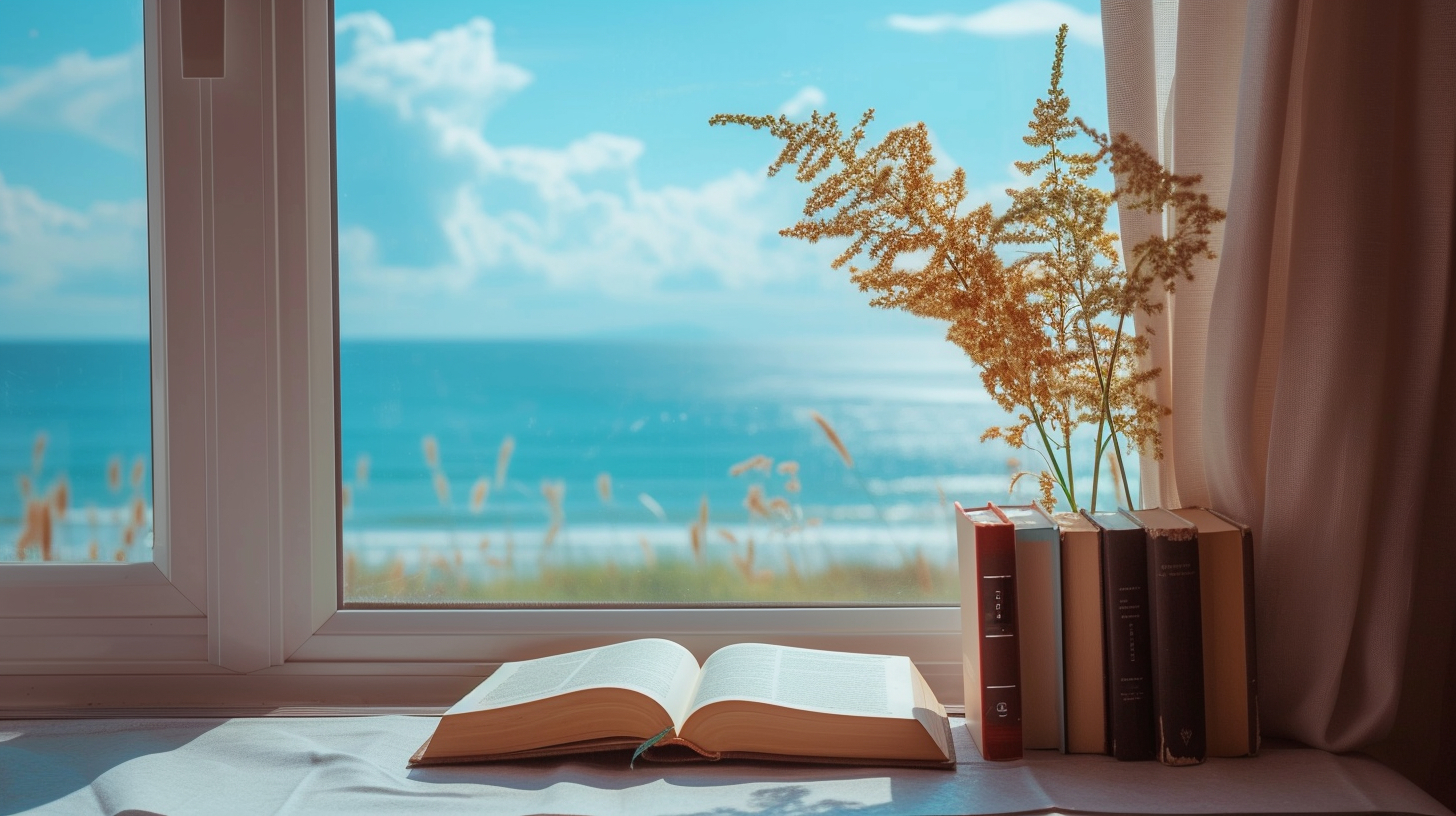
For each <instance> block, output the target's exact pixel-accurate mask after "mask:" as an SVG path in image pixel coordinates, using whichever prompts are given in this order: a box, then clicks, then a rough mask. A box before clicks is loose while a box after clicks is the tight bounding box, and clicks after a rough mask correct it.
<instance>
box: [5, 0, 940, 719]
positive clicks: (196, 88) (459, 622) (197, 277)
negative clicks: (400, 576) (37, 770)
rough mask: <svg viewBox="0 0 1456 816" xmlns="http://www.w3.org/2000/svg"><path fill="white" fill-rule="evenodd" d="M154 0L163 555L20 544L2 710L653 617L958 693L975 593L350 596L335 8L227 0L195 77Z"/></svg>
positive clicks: (445, 696) (458, 655)
mask: <svg viewBox="0 0 1456 816" xmlns="http://www.w3.org/2000/svg"><path fill="white" fill-rule="evenodd" d="M179 2H181V0H145V4H146V26H147V37H146V72H147V74H146V76H147V99H148V113H147V115H148V129H147V140H148V189H149V196H148V206H149V225H150V226H149V229H150V247H151V266H152V283H151V286H152V304H153V305H152V315H153V317H152V360H153V395H154V398H153V414H154V418H153V448H154V465H153V473H154V476H153V491H154V497H155V498H154V503H155V515H156V522H155V528H156V534H155V541H156V545H155V556H154V562H153V563H151V564H126V565H121V564H17V565H3V566H0V711H6V710H8V711H12V712H13V711H15V710H18V709H24V710H30V711H43V710H54V709H59V708H70V709H74V708H75V707H76V706H77V705H79V704H85V705H88V706H93V707H96V706H99V707H107V708H124V707H133V706H173V707H213V708H216V707H229V708H238V707H253V706H264V707H274V706H292V705H305V704H334V705H360V704H385V705H430V706H433V705H448V704H449V703H451V702H454V700H455V699H457V698H458V697H459V696H460V695H461V694H463V693H464V692H465V691H466V690H468V689H469V688H470V687H471V686H473V685H474V684H475V683H476V682H478V681H479V679H480V678H481V677H483V676H484V675H486V674H487V673H489V671H491V670H492V669H493V668H494V667H495V666H498V665H499V664H500V663H502V662H506V661H509V660H519V659H526V658H531V657H539V656H542V655H546V654H550V653H553V652H558V651H563V650H568V649H575V648H585V647H589V646H596V645H601V644H605V643H609V642H613V641H617V640H620V639H623V638H629V637H646V636H657V637H667V638H671V639H673V640H677V641H678V642H680V643H683V644H684V645H685V646H687V647H688V648H689V649H691V650H693V652H694V653H695V654H697V655H698V657H699V658H700V659H701V658H704V657H706V656H707V655H708V654H709V653H711V652H712V651H713V650H714V649H717V648H719V647H720V646H724V645H727V644H729V643H735V642H740V641H745V640H752V641H761V642H770V643H781V644H786V645H796V646H806V647H814V648H827V649H840V650H845V651H864V652H884V653H894V654H906V655H909V656H910V657H911V658H912V659H914V660H915V662H916V664H917V665H918V666H919V668H920V670H921V672H922V673H924V674H925V676H926V678H927V680H929V681H930V683H931V685H932V686H933V687H934V688H935V691H936V693H937V694H938V695H939V696H940V699H941V700H942V702H945V703H947V704H958V703H960V702H961V697H962V688H961V668H960V667H961V659H960V658H961V655H960V636H959V613H958V610H957V609H956V608H955V607H901V608H896V607H869V608H863V607H862V608H752V607H750V608H716V609H705V608H688V609H644V608H606V609H521V608H510V609H341V608H340V607H341V598H340V596H339V584H338V574H339V571H338V528H339V517H338V487H337V485H338V475H337V473H338V465H337V462H338V438H337V425H338V423H337V416H338V407H337V403H336V394H337V377H338V371H337V369H338V366H337V360H338V347H337V341H336V338H337V297H336V286H335V276H336V271H335V264H336V250H335V243H336V240H335V239H336V236H335V233H336V224H335V217H334V162H333V147H334V146H333V88H332V83H333V76H332V69H333V51H332V48H333V43H332V36H333V19H332V18H333V8H332V3H331V2H327V0H227V5H226V9H227V11H226V14H227V20H226V23H227V25H226V76H225V77H223V78H221V79H184V78H183V77H182V76H181V67H180V64H181V45H180V32H179V24H178V15H179V12H178V8H179Z"/></svg>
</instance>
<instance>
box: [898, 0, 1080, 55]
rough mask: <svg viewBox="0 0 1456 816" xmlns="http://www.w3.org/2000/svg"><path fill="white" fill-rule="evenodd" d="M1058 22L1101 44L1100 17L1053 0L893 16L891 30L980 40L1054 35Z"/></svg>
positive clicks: (1075, 35)
mask: <svg viewBox="0 0 1456 816" xmlns="http://www.w3.org/2000/svg"><path fill="white" fill-rule="evenodd" d="M1062 23H1066V24H1067V29H1068V34H1069V35H1070V36H1071V37H1072V38H1073V39H1076V40H1081V41H1082V42H1084V43H1087V44H1089V45H1095V46H1098V47H1101V45H1102V18H1101V17H1099V16H1098V15H1096V14H1088V13H1086V12H1083V11H1078V10H1077V9H1074V8H1072V7H1071V6H1069V5H1067V4H1065V3H1058V2H1056V0H1009V2H1005V3H1001V4H999V5H995V6H992V7H990V8H988V9H985V10H983V11H978V12H976V13H975V14H964V15H962V14H927V15H921V16H916V15H911V14H893V15H891V16H890V19H889V24H890V27H891V28H895V29H899V30H900V31H909V32H912V33H915V34H939V33H941V32H944V31H963V32H966V33H968V34H979V35H981V36H984V37H1021V36H1025V35H1027V34H1042V33H1046V32H1055V31H1056V30H1057V28H1058V27H1059V26H1061V24H1062Z"/></svg>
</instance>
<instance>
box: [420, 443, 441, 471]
mask: <svg viewBox="0 0 1456 816" xmlns="http://www.w3.org/2000/svg"><path fill="white" fill-rule="evenodd" d="M420 452H421V453H423V454H424V456H425V466H426V467H428V468H429V469H430V470H437V469H439V467H440V443H439V442H438V441H437V440H436V439H435V436H434V434H425V435H424V436H423V437H421V438H420Z"/></svg>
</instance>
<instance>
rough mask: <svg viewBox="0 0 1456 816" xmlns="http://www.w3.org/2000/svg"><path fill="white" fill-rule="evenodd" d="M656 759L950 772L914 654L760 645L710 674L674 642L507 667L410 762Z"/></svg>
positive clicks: (459, 706) (736, 650) (946, 735)
mask: <svg viewBox="0 0 1456 816" xmlns="http://www.w3.org/2000/svg"><path fill="white" fill-rule="evenodd" d="M648 742H651V745H650V747H647V748H646V750H645V751H644V752H643V753H642V758H643V759H646V760H660V761H669V762H673V761H684V760H718V759H771V760H782V761H788V762H828V763H851V764H866V765H869V764H873V765H912V766H925V767H954V765H955V748H954V746H953V743H952V741H951V733H950V721H949V720H948V719H947V718H946V715H945V709H944V708H943V707H942V706H941V704H940V703H939V702H938V701H937V700H936V699H935V694H934V693H933V692H932V691H931V690H930V686H929V685H927V684H926V682H925V679H924V678H923V677H921V676H920V672H919V671H918V670H917V669H916V668H915V664H914V663H912V662H910V659H909V658H908V657H899V656H892V655H864V654H850V653H847V652H826V651H820V650H817V649H796V648H791V647H788V646H770V645H766V644H762V643H739V644H734V645H732V646H725V647H723V648H722V649H719V650H718V651H716V652H714V653H713V654H712V655H711V656H709V657H708V659H707V661H705V662H704V663H703V665H702V667H699V666H698V661H697V660H696V659H695V658H694V657H693V655H692V652H689V651H688V650H687V649H685V648H683V647H682V646H679V645H678V644H676V643H673V642H672V641H670V640H660V639H656V638H650V639H644V640H632V641H627V642H625V643H617V644H613V645H611V646H603V647H600V648H597V649H586V650H583V651H579V652H570V653H568V654H561V655H555V656H553V657H543V658H540V659H538V660H527V661H523V662H519V663H507V664H505V665H503V666H501V667H500V668H499V669H497V670H496V672H495V673H494V674H492V675H491V676H490V677H489V678H488V679H487V680H486V681H485V682H483V683H481V684H480V685H479V686H477V687H476V688H475V690H474V691H472V692H470V693H469V694H467V695H465V698H464V699H462V700H461V701H460V702H458V703H456V704H455V705H454V706H452V707H451V708H450V710H449V711H447V712H445V715H444V716H443V717H441V718H440V723H439V725H437V726H436V727H435V732H434V733H433V734H431V735H430V738H429V739H428V740H426V741H425V744H424V745H422V746H420V750H419V751H417V752H415V755H414V756H413V757H411V758H410V765H411V767H413V766H416V765H437V764H446V763H457V762H486V761H500V760H512V759H524V758H528V757H539V756H553V755H558V754H575V753H586V752H597V751H609V750H633V749H637V748H639V747H642V746H643V745H644V743H648Z"/></svg>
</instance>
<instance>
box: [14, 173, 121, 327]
mask: <svg viewBox="0 0 1456 816" xmlns="http://www.w3.org/2000/svg"><path fill="white" fill-rule="evenodd" d="M146 222H147V206H146V202H145V201H144V200H141V199H137V200H134V201H123V202H106V201H99V202H95V203H93V204H91V205H90V206H89V207H87V208H86V209H85V210H84V211H82V210H74V209H71V208H68V207H64V206H61V205H59V204H56V203H54V202H51V201H47V200H45V199H44V198H42V197H41V196H40V195H38V194H37V193H36V192H35V191H34V190H31V189H29V188H26V187H20V186H10V185H9V184H7V183H6V181H5V178H4V176H3V175H0V327H3V330H4V333H5V334H8V335H15V334H22V335H65V334H75V333H76V332H77V330H78V329H80V330H81V331H83V333H93V334H133V335H135V334H139V333H144V332H145V331H146V326H147V253H146Z"/></svg>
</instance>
